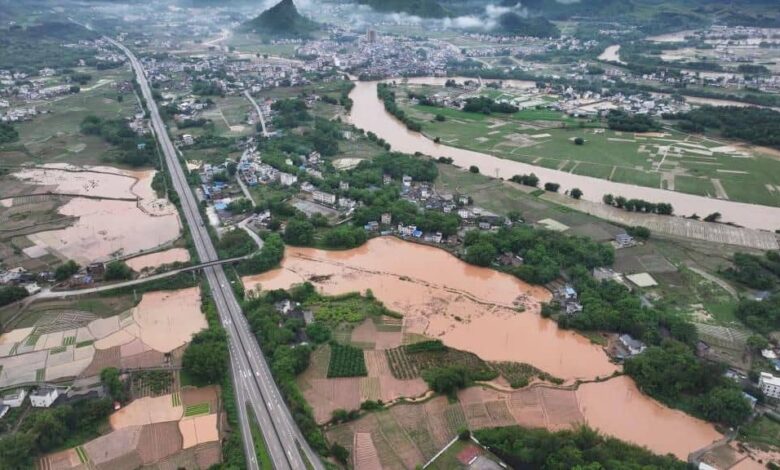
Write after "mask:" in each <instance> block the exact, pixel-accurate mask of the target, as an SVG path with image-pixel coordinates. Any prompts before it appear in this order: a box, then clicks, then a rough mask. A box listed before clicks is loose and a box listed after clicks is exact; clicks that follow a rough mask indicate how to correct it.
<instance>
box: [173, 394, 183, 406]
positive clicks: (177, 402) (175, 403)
mask: <svg viewBox="0 0 780 470" xmlns="http://www.w3.org/2000/svg"><path fill="white" fill-rule="evenodd" d="M171 405H173V406H181V393H179V392H175V393H173V394H171Z"/></svg>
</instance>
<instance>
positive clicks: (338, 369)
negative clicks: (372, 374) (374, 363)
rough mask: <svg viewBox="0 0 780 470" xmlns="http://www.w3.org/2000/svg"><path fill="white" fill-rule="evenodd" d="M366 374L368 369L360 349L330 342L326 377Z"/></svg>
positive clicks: (362, 375) (361, 375) (360, 375)
mask: <svg viewBox="0 0 780 470" xmlns="http://www.w3.org/2000/svg"><path fill="white" fill-rule="evenodd" d="M366 375H368V371H367V370H366V360H365V357H364V356H363V350H362V349H360V348H356V347H354V346H348V345H341V344H338V343H333V344H331V346H330V363H329V364H328V378H332V377H364V376H366Z"/></svg>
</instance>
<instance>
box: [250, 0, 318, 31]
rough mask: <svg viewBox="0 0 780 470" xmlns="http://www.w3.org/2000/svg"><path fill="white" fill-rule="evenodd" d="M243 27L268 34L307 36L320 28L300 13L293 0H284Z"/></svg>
mask: <svg viewBox="0 0 780 470" xmlns="http://www.w3.org/2000/svg"><path fill="white" fill-rule="evenodd" d="M243 29H244V30H248V31H254V32H256V33H258V34H262V35H267V36H276V37H287V38H305V37H309V36H311V33H312V32H314V31H316V30H317V29H319V25H318V24H317V23H315V22H314V21H312V20H310V19H308V18H306V17H305V16H303V15H301V14H300V13H298V9H297V8H296V7H295V3H293V0H282V1H280V2H279V3H277V4H276V5H274V6H273V7H271V8H269V9H268V10H266V11H264V12H262V13H261V14H260V15H259V16H257V17H256V18H255V19H253V20H251V21H248V22H247V23H244V28H243Z"/></svg>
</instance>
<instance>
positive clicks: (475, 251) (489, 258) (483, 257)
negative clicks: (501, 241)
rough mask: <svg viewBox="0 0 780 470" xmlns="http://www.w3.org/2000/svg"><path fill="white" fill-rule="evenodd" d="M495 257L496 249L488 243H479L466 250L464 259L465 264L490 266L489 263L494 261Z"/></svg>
mask: <svg viewBox="0 0 780 470" xmlns="http://www.w3.org/2000/svg"><path fill="white" fill-rule="evenodd" d="M496 255H498V251H497V250H496V247H494V246H493V245H491V244H490V243H488V242H479V243H477V244H476V245H473V246H470V247H468V249H466V257H465V259H466V262H468V263H471V264H476V265H477V266H490V263H492V262H493V260H494V259H496Z"/></svg>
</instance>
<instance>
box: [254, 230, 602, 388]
mask: <svg viewBox="0 0 780 470" xmlns="http://www.w3.org/2000/svg"><path fill="white" fill-rule="evenodd" d="M307 280H308V281H311V282H313V283H314V284H315V285H316V286H317V287H318V288H319V289H320V290H321V291H322V292H324V293H327V294H341V293H345V292H354V291H360V292H365V291H366V290H367V289H371V291H372V292H373V294H374V295H375V296H376V298H377V299H379V300H380V301H382V302H384V304H385V305H386V306H387V307H388V308H390V309H391V310H394V311H397V312H399V313H401V314H403V315H404V333H405V334H423V335H426V336H428V337H432V338H439V339H441V340H442V341H443V342H444V343H446V344H447V345H448V346H451V347H453V348H457V349H463V350H466V351H471V352H473V353H475V354H477V355H479V356H480V357H481V358H482V359H485V360H489V361H516V362H526V363H529V364H532V365H534V366H536V367H538V368H540V369H542V370H544V371H546V372H548V373H550V374H553V375H555V376H557V377H561V378H563V379H565V380H568V381H573V380H575V379H578V378H580V379H590V378H594V377H604V376H608V375H610V374H612V373H613V372H614V371H615V370H616V369H617V368H616V366H615V365H614V364H612V363H611V362H609V360H608V358H607V356H606V354H604V352H603V351H602V350H601V348H600V347H598V346H596V345H594V344H591V343H590V341H588V340H587V339H585V338H584V337H582V336H580V335H577V334H575V333H573V332H570V331H563V330H559V329H558V327H557V326H556V324H555V323H554V322H553V321H551V320H547V319H544V318H542V317H541V316H539V315H538V312H539V310H540V302H543V301H547V300H549V298H550V294H549V292H548V291H547V290H546V289H544V288H542V287H539V286H532V285H529V284H526V283H524V282H522V281H520V280H518V279H516V278H514V277H513V276H510V275H507V274H503V273H499V272H497V271H494V270H491V269H487V268H480V267H476V266H471V265H469V264H466V263H464V262H462V261H460V260H459V259H457V258H455V257H454V256H452V255H450V254H449V253H447V252H445V251H443V250H440V249H437V248H432V247H428V246H423V245H417V244H414V243H409V242H404V241H401V240H398V239H395V238H390V237H382V238H376V239H373V240H371V241H369V242H368V243H366V244H365V245H363V246H362V247H360V248H356V249H353V250H348V251H335V252H329V251H323V250H316V249H309V248H292V247H288V249H287V250H286V255H285V259H284V262H283V264H282V268H281V269H277V270H274V271H270V272H268V273H264V274H261V275H259V276H252V277H247V278H244V284H245V286H246V288H247V290H250V289H253V288H255V287H258V286H259V287H261V288H262V289H277V288H287V287H289V286H290V285H292V284H295V283H301V282H304V281H307ZM520 305H522V306H523V308H524V309H525V311H524V312H522V313H520V312H518V308H517V307H518V306H520ZM573 357H576V358H578V360H576V361H574V360H572V359H571V358H573Z"/></svg>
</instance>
